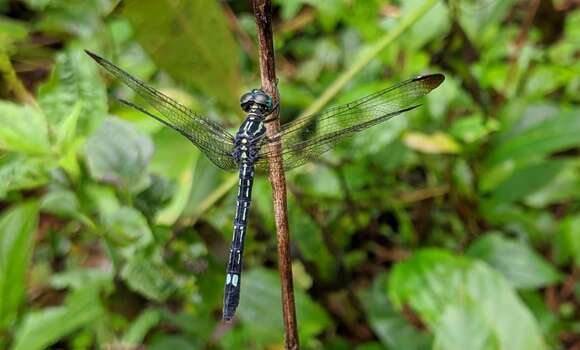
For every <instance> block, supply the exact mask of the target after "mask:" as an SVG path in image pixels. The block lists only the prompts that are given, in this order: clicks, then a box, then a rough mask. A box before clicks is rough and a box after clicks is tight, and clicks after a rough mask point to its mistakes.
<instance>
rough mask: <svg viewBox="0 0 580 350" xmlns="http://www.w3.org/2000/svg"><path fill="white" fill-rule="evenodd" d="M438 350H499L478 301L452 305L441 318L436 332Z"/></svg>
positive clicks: (436, 347)
mask: <svg viewBox="0 0 580 350" xmlns="http://www.w3.org/2000/svg"><path fill="white" fill-rule="evenodd" d="M435 334H436V335H437V337H436V339H435V343H434V345H433V349H436V350H464V349H469V350H494V349H499V348H500V347H499V342H498V339H497V337H496V335H495V334H494V333H493V332H492V329H491V327H488V325H487V320H486V319H485V318H484V317H483V310H481V307H480V306H479V305H478V304H477V301H471V302H466V303H464V304H460V303H459V304H458V305H455V304H453V303H451V304H450V305H449V306H448V307H447V308H446V310H445V313H444V314H443V315H442V316H441V320H440V322H439V324H438V325H437V329H436V330H435Z"/></svg>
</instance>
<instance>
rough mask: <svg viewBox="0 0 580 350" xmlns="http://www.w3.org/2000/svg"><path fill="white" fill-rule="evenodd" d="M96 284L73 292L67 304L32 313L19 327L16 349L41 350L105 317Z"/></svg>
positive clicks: (14, 349)
mask: <svg viewBox="0 0 580 350" xmlns="http://www.w3.org/2000/svg"><path fill="white" fill-rule="evenodd" d="M98 293H99V289H98V288H96V287H95V286H94V285H88V286H85V288H83V289H80V290H75V291H73V292H71V293H70V294H69V295H68V297H67V299H66V301H65V303H64V305H62V306H56V307H48V308H44V309H41V310H38V311H33V312H31V313H29V314H28V315H27V316H26V317H25V318H24V320H23V322H22V324H21V325H20V326H19V327H18V330H17V332H16V337H15V339H16V340H15V343H14V347H13V348H12V349H13V350H42V349H46V348H48V347H49V346H50V345H51V344H54V343H55V342H57V341H58V340H60V339H62V338H63V337H66V336H67V335H69V334H71V333H72V332H74V331H75V330H77V329H79V328H81V327H83V326H89V325H91V324H92V323H93V322H95V320H96V319H97V318H99V317H101V315H102V314H103V312H104V310H103V308H102V306H101V303H100V301H99V294H98Z"/></svg>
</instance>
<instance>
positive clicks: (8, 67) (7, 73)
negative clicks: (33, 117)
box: [0, 50, 39, 109]
mask: <svg viewBox="0 0 580 350" xmlns="http://www.w3.org/2000/svg"><path fill="white" fill-rule="evenodd" d="M0 75H1V76H2V78H1V79H3V80H4V81H6V86H8V90H9V91H10V92H12V93H13V94H14V97H16V99H17V100H18V101H19V102H21V103H25V104H28V105H30V106H32V107H34V108H36V109H39V107H38V104H37V103H36V100H35V99H34V97H33V96H32V95H31V94H30V93H29V92H28V91H27V90H26V88H25V87H24V85H23V84H22V82H21V81H20V79H19V78H18V75H16V72H15V71H14V67H12V63H11V62H10V57H8V55H7V54H6V53H4V52H2V51H1V50H0Z"/></svg>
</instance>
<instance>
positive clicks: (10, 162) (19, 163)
mask: <svg viewBox="0 0 580 350" xmlns="http://www.w3.org/2000/svg"><path fill="white" fill-rule="evenodd" d="M48 180H49V176H48V167H47V165H46V163H45V162H44V161H42V160H40V159H36V158H29V157H26V156H21V155H7V156H4V157H2V158H0V198H3V197H4V196H6V193H7V192H9V191H18V190H26V189H32V188H36V187H40V186H42V185H44V184H46V183H47V182H48Z"/></svg>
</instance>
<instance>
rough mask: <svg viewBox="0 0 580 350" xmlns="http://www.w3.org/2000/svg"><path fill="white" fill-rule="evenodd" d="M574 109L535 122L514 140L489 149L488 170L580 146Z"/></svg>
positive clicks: (579, 132) (511, 139)
mask: <svg viewBox="0 0 580 350" xmlns="http://www.w3.org/2000/svg"><path fill="white" fill-rule="evenodd" d="M578 115H579V112H578V111H577V110H574V111H570V112H560V113H557V114H556V115H553V116H551V117H550V118H547V119H545V120H543V121H542V122H540V123H536V124H535V125H534V126H532V127H530V128H528V129H527V130H525V131H524V132H522V133H520V134H518V135H517V136H515V137H513V138H509V139H507V140H504V141H503V142H502V143H500V144H498V145H496V146H495V147H493V148H492V150H491V152H490V154H489V155H488V157H487V158H486V160H485V163H486V166H487V167H488V168H492V167H495V166H497V165H499V164H500V163H502V162H505V161H509V160H514V161H519V162H521V161H523V160H528V159H531V158H541V157H543V156H544V155H546V154H548V153H550V152H555V151H559V150H563V149H566V148H567V147H572V146H575V145H579V144H580V138H578V135H579V134H580V118H578Z"/></svg>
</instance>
